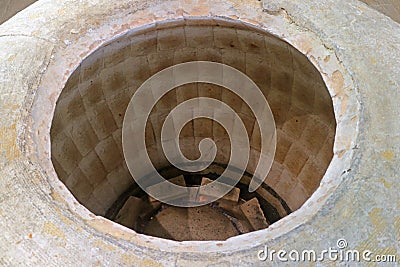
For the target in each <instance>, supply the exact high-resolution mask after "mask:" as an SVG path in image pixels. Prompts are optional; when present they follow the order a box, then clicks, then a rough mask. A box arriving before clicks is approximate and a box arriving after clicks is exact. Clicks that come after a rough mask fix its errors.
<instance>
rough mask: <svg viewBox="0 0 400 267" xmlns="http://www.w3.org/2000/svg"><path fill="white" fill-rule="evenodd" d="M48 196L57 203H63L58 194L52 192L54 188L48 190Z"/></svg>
mask: <svg viewBox="0 0 400 267" xmlns="http://www.w3.org/2000/svg"><path fill="white" fill-rule="evenodd" d="M50 196H51V197H52V198H53V199H54V200H55V201H57V202H64V199H63V198H62V197H61V195H60V194H59V193H58V192H56V191H54V188H51V189H50Z"/></svg>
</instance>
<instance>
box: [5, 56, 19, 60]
mask: <svg viewBox="0 0 400 267" xmlns="http://www.w3.org/2000/svg"><path fill="white" fill-rule="evenodd" d="M16 57H17V55H12V56H9V57H8V58H7V61H14V59H15V58H16Z"/></svg>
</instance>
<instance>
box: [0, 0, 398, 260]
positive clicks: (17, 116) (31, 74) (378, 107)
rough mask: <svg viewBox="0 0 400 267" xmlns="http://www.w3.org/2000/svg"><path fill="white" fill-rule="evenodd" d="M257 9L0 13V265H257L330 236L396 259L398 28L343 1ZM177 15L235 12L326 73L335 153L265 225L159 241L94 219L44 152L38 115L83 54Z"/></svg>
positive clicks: (97, 6) (72, 8) (44, 122)
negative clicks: (309, 188) (308, 191)
mask: <svg viewBox="0 0 400 267" xmlns="http://www.w3.org/2000/svg"><path fill="white" fill-rule="evenodd" d="M264 8H265V9H266V12H263V11H262V7H261V3H260V2H258V1H243V2H242V1H233V0H232V1H229V0H227V1H224V2H214V1H168V3H159V2H158V1H146V2H139V1H101V0H97V1H78V0H70V1H50V0H40V1H39V2H37V3H36V4H35V5H32V6H31V7H29V8H27V9H26V10H24V11H23V12H21V13H19V14H17V15H16V16H15V17H14V18H12V19H10V20H8V21H7V22H5V23H3V24H2V25H1V26H0V36H1V37H0V47H1V49H0V55H1V56H0V59H1V61H0V92H1V94H0V106H1V110H0V114H1V117H0V140H1V142H0V147H1V153H2V154H1V156H0V166H1V171H0V192H1V195H0V203H1V204H0V216H1V217H0V229H1V230H2V234H1V235H0V251H1V253H0V264H1V265H8V266H15V265H28V266H38V265H39V266H44V265H46V266H60V265H70V266H74V265H76V264H77V262H79V264H80V265H82V266H87V265H111V266H116V265H120V264H123V265H131V266H140V265H142V266H159V265H164V266H174V265H178V266H187V265H189V264H190V265H191V266H196V265H197V266H257V265H260V266H265V262H260V261H258V259H257V251H259V250H260V249H262V248H263V247H264V246H265V245H267V246H268V247H269V248H270V249H275V250H279V249H286V250H287V251H290V250H292V249H298V250H302V249H314V250H316V251H322V250H324V249H328V248H329V247H333V248H336V241H337V240H338V239H339V238H345V239H346V240H347V242H348V247H349V248H350V249H358V250H360V251H363V250H365V249H368V250H371V251H372V252H373V253H374V254H375V255H376V254H392V255H397V259H400V245H399V238H400V217H399V214H400V198H399V193H398V192H399V190H400V183H399V182H398V178H399V176H398V173H399V169H400V167H399V164H398V162H399V153H400V148H399V145H398V144H399V143H400V136H399V133H400V124H399V123H398V121H397V118H398V114H399V112H400V111H399V105H398V102H399V100H400V95H399V94H400V93H399V90H398V87H399V80H398V78H399V74H400V63H399V62H398V58H399V57H400V47H399V44H400V28H399V25H398V24H397V23H395V22H394V21H393V20H391V19H389V18H387V17H385V16H383V15H382V14H379V13H377V12H375V11H373V10H372V9H370V8H368V7H367V6H365V5H361V4H360V3H359V2H357V1H352V0H346V1H345V0H321V1H318V2H316V1H311V0H301V1H300V0H276V1H273V2H271V1H268V2H266V3H265V6H264ZM184 16H226V17H230V18H233V19H239V20H241V21H244V22H246V23H249V24H252V25H254V26H257V27H261V28H263V29H265V30H268V31H270V32H272V33H274V34H276V35H278V36H280V37H281V38H283V39H284V40H287V41H288V42H289V43H291V44H292V45H294V46H295V47H297V48H298V49H299V50H300V51H301V52H303V53H305V54H307V56H308V57H309V58H310V60H311V61H312V62H313V63H314V64H315V65H316V66H317V67H318V69H319V70H320V71H321V73H322V74H323V77H324V79H325V81H326V83H327V85H328V87H329V89H330V93H331V95H332V98H333V102H334V105H335V114H336V116H337V120H338V134H337V136H336V142H335V156H334V159H333V161H332V164H331V166H330V168H329V169H328V171H327V174H326V175H325V177H324V179H323V183H322V185H321V187H320V188H319V189H318V190H317V192H316V193H315V194H314V195H313V197H312V198H311V199H310V200H309V201H307V203H306V204H305V205H304V206H303V207H302V208H301V209H300V210H298V211H297V212H295V213H293V214H291V215H289V216H287V217H285V218H284V219H282V220H281V221H279V222H277V223H275V224H273V225H271V226H270V227H269V228H268V229H265V230H261V231H257V232H254V233H249V234H246V235H242V236H239V237H234V238H232V239H228V240H227V241H224V242H183V243H178V242H172V241H167V240H160V239H156V238H151V237H147V236H143V235H138V234H136V233H134V232H133V231H130V230H128V229H126V228H124V227H122V226H118V225H115V224H113V223H111V222H108V221H106V220H104V219H102V218H101V217H95V216H93V214H90V213H89V212H88V211H87V210H86V209H84V208H83V207H82V206H80V205H79V204H78V203H76V202H74V200H73V198H72V196H71V195H70V194H69V193H68V192H67V190H66V188H65V186H63V185H62V184H61V183H60V182H59V181H58V179H57V177H56V175H55V172H54V170H53V168H52V165H51V162H50V155H49V154H46V153H49V151H50V150H49V144H50V143H49V138H48V137H49V136H48V135H49V126H50V122H51V115H49V114H52V111H54V105H55V102H56V99H57V96H58V95H59V93H60V92H61V90H62V87H63V84H64V83H65V81H66V80H67V78H68V76H69V74H70V73H71V71H73V69H74V68H75V67H76V66H77V65H78V64H79V62H81V60H82V58H84V57H85V56H87V55H88V54H89V53H91V52H93V51H94V50H95V49H96V47H98V46H99V45H101V44H102V43H104V42H106V41H107V40H110V39H111V38H113V37H114V36H116V35H119V34H123V33H125V32H126V31H128V30H129V29H133V28H135V27H137V26H140V25H146V24H148V23H154V22H156V21H162V20H165V19H168V18H169V19H173V18H175V19H176V18H181V19H182V18H183V17H184ZM324 62H325V63H324ZM356 130H359V131H358V134H355V131H356ZM324 264H325V265H328V264H329V262H324ZM336 264H337V263H336Z"/></svg>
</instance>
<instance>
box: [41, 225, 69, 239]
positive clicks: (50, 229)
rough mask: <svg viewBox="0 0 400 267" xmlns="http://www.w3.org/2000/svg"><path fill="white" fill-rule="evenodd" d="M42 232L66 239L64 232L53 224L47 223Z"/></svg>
mask: <svg viewBox="0 0 400 267" xmlns="http://www.w3.org/2000/svg"><path fill="white" fill-rule="evenodd" d="M42 231H43V232H44V233H46V234H49V235H52V236H55V237H59V238H62V239H65V234H64V232H63V231H62V230H61V229H60V228H58V227H57V226H56V225H55V224H54V223H52V222H46V223H45V224H44V226H43V229H42Z"/></svg>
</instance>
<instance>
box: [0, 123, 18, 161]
mask: <svg viewBox="0 0 400 267" xmlns="http://www.w3.org/2000/svg"><path fill="white" fill-rule="evenodd" d="M16 136H17V126H16V124H13V125H11V126H9V127H5V128H2V129H0V140H1V141H0V151H1V152H3V153H4V155H5V157H6V159H7V160H14V159H16V158H18V157H19V156H20V151H19V149H18V146H17V143H16Z"/></svg>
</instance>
